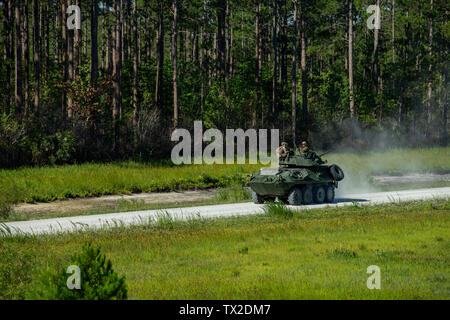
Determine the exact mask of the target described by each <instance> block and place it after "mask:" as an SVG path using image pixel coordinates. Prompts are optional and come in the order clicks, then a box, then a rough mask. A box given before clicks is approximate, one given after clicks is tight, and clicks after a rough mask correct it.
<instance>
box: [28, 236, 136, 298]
mask: <svg viewBox="0 0 450 320" xmlns="http://www.w3.org/2000/svg"><path fill="white" fill-rule="evenodd" d="M71 265H74V266H78V267H79V268H80V276H81V288H80V289H72V290H71V289H69V288H68V286H67V281H68V278H69V277H70V276H71V274H70V273H67V269H66V268H61V270H59V271H46V272H44V273H43V275H42V278H41V284H40V288H38V289H37V290H36V291H35V292H34V293H33V295H34V297H33V298H38V299H49V300H121V299H127V295H128V293H127V288H126V284H125V277H119V276H118V275H117V273H116V272H115V271H114V270H113V268H112V263H111V261H110V260H107V259H106V256H105V255H103V254H102V253H101V251H100V247H93V246H92V245H91V244H90V243H87V244H85V245H84V246H83V249H82V252H81V253H80V254H78V255H76V256H73V257H72V259H71Z"/></svg>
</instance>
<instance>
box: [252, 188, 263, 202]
mask: <svg viewBox="0 0 450 320" xmlns="http://www.w3.org/2000/svg"><path fill="white" fill-rule="evenodd" d="M252 200H253V203H254V204H262V203H263V202H264V201H263V198H262V197H261V196H260V195H259V194H257V193H256V192H255V191H252Z"/></svg>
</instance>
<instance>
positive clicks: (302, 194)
mask: <svg viewBox="0 0 450 320" xmlns="http://www.w3.org/2000/svg"><path fill="white" fill-rule="evenodd" d="M325 163H326V162H324V161H322V159H321V158H320V157H319V156H314V157H305V156H304V155H303V154H296V153H294V151H292V150H290V151H289V152H288V153H287V155H286V156H285V157H283V158H280V160H279V167H278V168H262V169H261V170H260V171H259V172H258V173H256V174H254V175H252V176H250V180H249V183H248V185H249V186H250V188H251V189H252V198H253V202H254V203H256V204H260V203H263V202H264V201H274V200H275V199H277V198H278V200H281V201H283V202H285V203H288V204H290V205H300V204H305V205H307V204H311V203H324V202H327V203H332V202H334V198H335V189H336V188H337V187H338V182H339V181H342V180H343V179H344V171H343V170H342V169H341V168H340V167H339V166H337V165H335V164H333V165H331V166H328V165H325Z"/></svg>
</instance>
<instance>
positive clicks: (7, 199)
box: [0, 180, 22, 219]
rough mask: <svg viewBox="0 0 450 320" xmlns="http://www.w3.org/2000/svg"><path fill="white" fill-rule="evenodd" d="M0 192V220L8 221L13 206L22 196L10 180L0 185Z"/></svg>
mask: <svg viewBox="0 0 450 320" xmlns="http://www.w3.org/2000/svg"><path fill="white" fill-rule="evenodd" d="M6 182H8V183H6ZM0 190H1V192H0V219H8V217H9V216H10V215H11V213H12V212H13V205H14V204H16V203H18V202H19V199H20V197H21V196H22V194H21V192H20V189H19V188H18V187H17V185H16V183H15V182H14V181H12V180H8V181H4V182H3V183H0Z"/></svg>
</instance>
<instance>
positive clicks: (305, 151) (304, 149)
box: [298, 141, 325, 164]
mask: <svg viewBox="0 0 450 320" xmlns="http://www.w3.org/2000/svg"><path fill="white" fill-rule="evenodd" d="M298 151H299V153H300V154H301V155H303V157H305V159H308V160H312V161H316V162H317V163H318V164H324V163H325V162H324V161H323V160H322V158H320V157H319V156H318V155H317V153H315V152H314V151H312V150H310V149H309V147H308V144H307V143H306V142H305V141H303V142H302V146H301V147H300V148H298Z"/></svg>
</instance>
